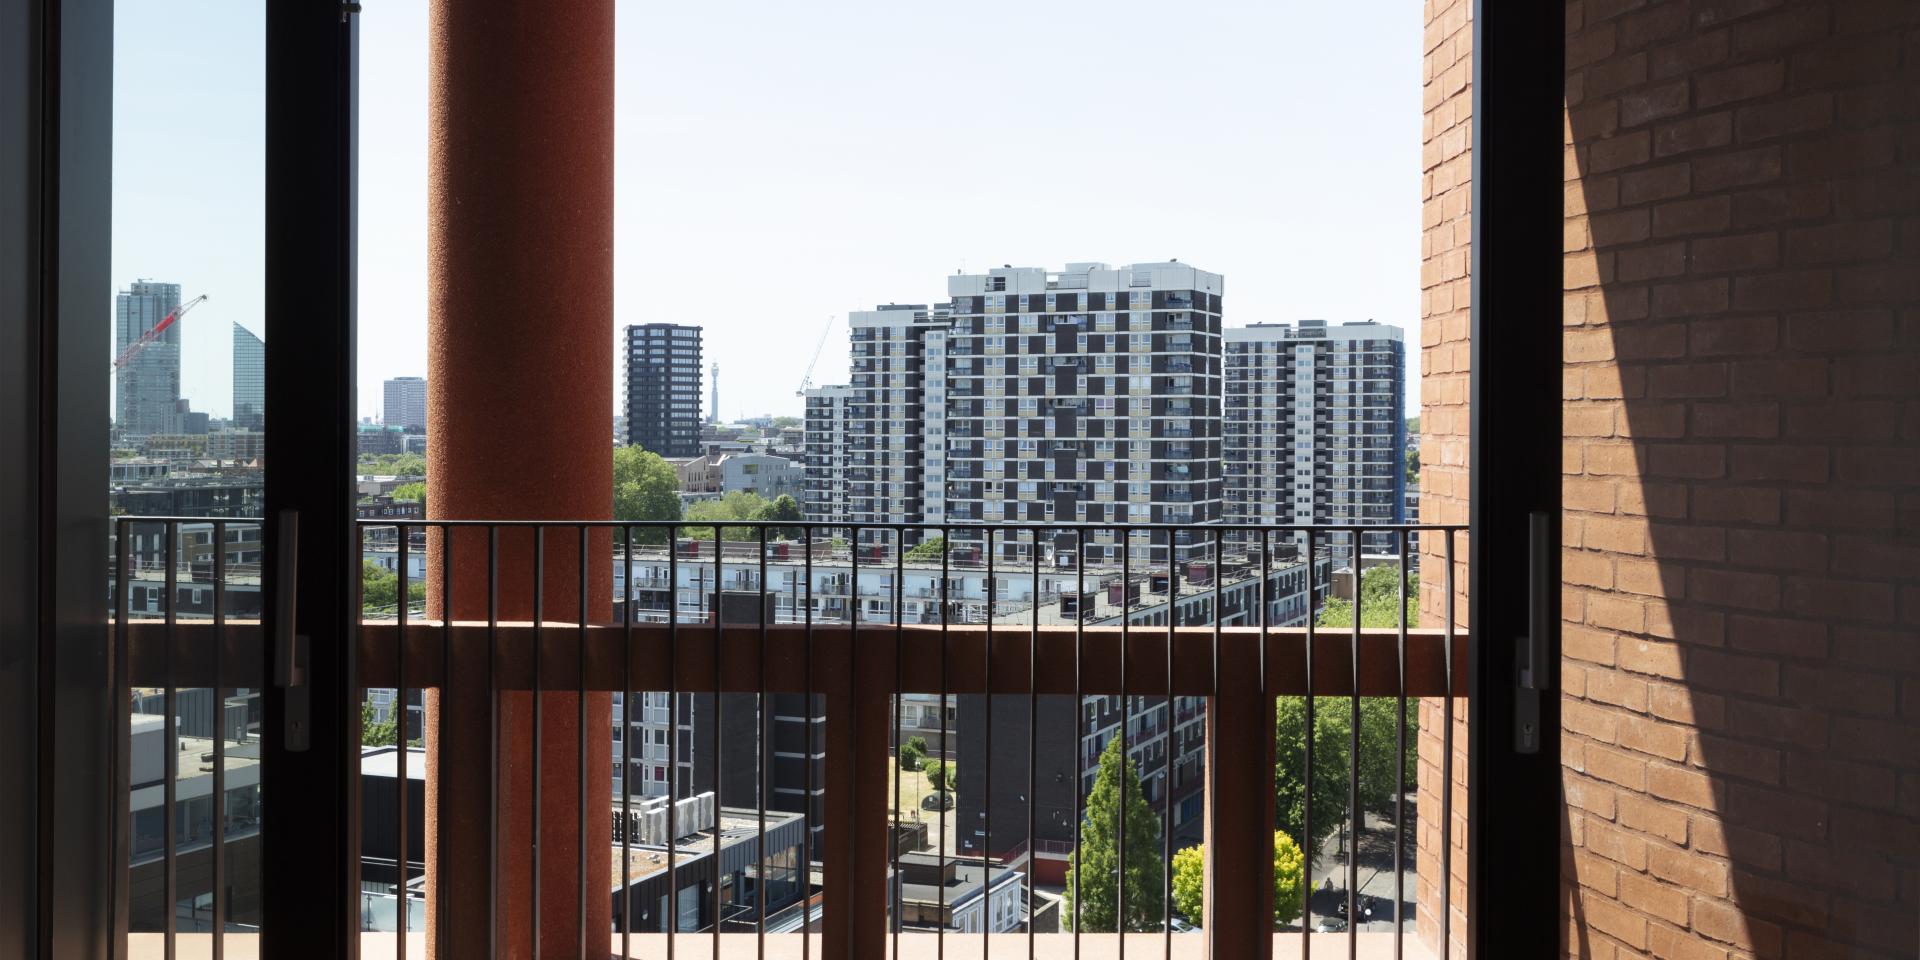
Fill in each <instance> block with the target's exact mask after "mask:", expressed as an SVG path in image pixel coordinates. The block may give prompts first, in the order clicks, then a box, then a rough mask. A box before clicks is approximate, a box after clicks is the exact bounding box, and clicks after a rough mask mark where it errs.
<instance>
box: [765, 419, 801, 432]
mask: <svg viewBox="0 0 1920 960" xmlns="http://www.w3.org/2000/svg"><path fill="white" fill-rule="evenodd" d="M799 425H800V418H799V417H774V418H773V422H772V423H770V424H768V428H769V429H773V430H785V429H786V428H788V427H797V426H799Z"/></svg>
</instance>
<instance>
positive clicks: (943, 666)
mask: <svg viewBox="0 0 1920 960" xmlns="http://www.w3.org/2000/svg"><path fill="white" fill-rule="evenodd" d="M951 532H952V531H950V530H948V529H947V528H946V527H941V528H940V763H941V767H942V771H941V772H942V774H943V776H944V774H945V765H946V762H947V743H948V740H947V636H948V631H947V622H948V621H949V620H952V619H953V607H952V605H951V604H950V603H949V602H948V593H947V591H948V580H949V577H948V567H949V564H950V562H951V558H952V556H953V541H952V540H951V539H949V536H950V534H951ZM940 785H941V787H942V788H949V787H952V786H953V784H950V783H948V782H947V781H946V780H944V779H942V780H941V781H940ZM946 795H947V790H946V789H941V790H937V791H934V796H935V797H936V798H937V799H936V800H935V801H934V802H935V804H936V805H937V806H939V808H940V842H939V844H938V846H936V848H935V849H934V862H935V863H936V864H937V865H938V867H939V872H940V874H941V875H945V873H946V870H947V796H946ZM959 806H960V804H959V803H958V802H957V801H956V802H955V803H954V807H955V815H956V816H958V814H959V810H958V808H959ZM934 900H935V907H936V910H937V912H936V913H935V914H934V915H935V916H939V917H944V916H946V915H947V885H946V884H944V883H943V884H941V885H940V886H939V889H938V890H936V891H935V896H934ZM905 906H906V905H905V904H904V903H901V902H899V901H898V900H896V901H895V902H894V907H893V911H894V915H895V916H898V915H900V914H901V913H903V912H905ZM896 943H897V941H896ZM933 952H934V958H935V960H946V956H947V926H946V924H944V923H942V924H940V925H939V926H938V927H936V928H934V931H933ZM893 955H894V960H900V951H899V949H898V948H897V947H896V949H895V950H894V952H893Z"/></svg>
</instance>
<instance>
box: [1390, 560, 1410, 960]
mask: <svg viewBox="0 0 1920 960" xmlns="http://www.w3.org/2000/svg"><path fill="white" fill-rule="evenodd" d="M1398 541H1399V547H1400V550H1399V553H1400V592H1399V593H1398V594H1396V596H1398V597H1399V600H1400V609H1399V610H1398V611H1397V612H1398V613H1399V616H1400V636H1399V637H1398V642H1397V644H1396V647H1395V656H1396V658H1397V664H1396V666H1397V668H1398V671H1397V679H1396V683H1397V684H1398V686H1397V687H1396V688H1395V689H1396V690H1397V691H1398V693H1399V696H1398V698H1397V699H1396V701H1395V702H1396V704H1397V705H1396V707H1395V712H1394V717H1393V728H1394V732H1395V734H1396V735H1397V736H1396V737H1395V741H1394V754H1393V769H1394V780H1393V958H1394V960H1400V958H1401V957H1403V956H1405V955H1406V939H1407V931H1406V926H1405V923H1404V917H1402V916H1401V914H1402V912H1403V911H1402V906H1401V905H1402V904H1404V903H1405V902H1406V899H1407V890H1406V883H1407V880H1406V853H1407V827H1406V819H1407V817H1406V814H1407V532H1406V531H1405V530H1402V531H1400V532H1399V534H1398Z"/></svg>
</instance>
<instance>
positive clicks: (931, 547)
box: [907, 537, 947, 560]
mask: <svg viewBox="0 0 1920 960" xmlns="http://www.w3.org/2000/svg"><path fill="white" fill-rule="evenodd" d="M946 550H947V540H946V538H945V537H932V538H929V539H926V540H922V541H920V542H919V543H918V544H916V545H915V546H913V547H910V548H908V550H907V559H908V560H938V559H940V555H941V554H942V553H945V552H946Z"/></svg>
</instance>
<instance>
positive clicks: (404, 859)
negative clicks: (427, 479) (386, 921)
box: [393, 524, 412, 960]
mask: <svg viewBox="0 0 1920 960" xmlns="http://www.w3.org/2000/svg"><path fill="white" fill-rule="evenodd" d="M396 531H397V532H396V539H397V541H398V542H397V544H396V546H395V553H394V558H395V559H394V568H395V569H394V573H395V576H396V583H395V585H394V593H393V597H394V605H395V610H396V613H395V616H396V617H397V618H398V624H397V626H398V629H397V630H395V631H394V638H395V643H394V645H393V653H394V669H395V671H396V672H395V673H394V682H395V683H396V684H398V685H399V688H398V689H397V690H395V691H394V694H393V717H394V718H395V722H394V728H393V730H394V733H393V749H394V760H395V762H396V763H397V764H398V765H399V766H398V770H399V771H400V772H399V775H398V776H396V777H394V789H395V791H396V792H397V793H398V794H399V798H400V803H399V806H398V807H396V808H395V809H397V810H398V811H399V815H398V816H396V817H394V836H395V838H396V839H395V841H394V858H393V866H394V880H395V881H396V882H395V884H394V898H393V902H394V906H395V907H396V910H395V911H394V924H393V926H394V948H393V954H394V956H396V957H398V958H399V960H407V914H408V909H407V906H408V905H407V891H408V889H409V887H410V886H411V885H410V884H408V883H407V867H408V862H409V859H410V858H409V857H408V851H409V848H408V845H407V840H408V839H409V838H408V836H407V821H408V820H411V819H412V818H411V817H409V816H408V815H407V814H408V811H409V809H410V808H409V807H408V806H407V799H408V797H407V795H408V793H409V791H408V789H407V788H408V787H410V786H412V784H410V783H408V782H407V760H408V759H409V758H408V756H407V752H408V751H407V720H408V719H409V718H408V716H407V714H408V712H409V711H408V710H407V619H408V617H407V614H408V613H410V612H411V611H409V610H408V609H407V599H408V598H407V589H408V588H409V587H410V586H412V584H411V583H410V581H411V580H412V571H411V570H410V569H408V566H407V562H408V560H409V559H410V558H409V557H408V555H407V550H408V547H409V546H410V544H409V543H408V542H407V541H408V538H409V536H410V535H411V533H412V531H411V530H409V529H408V528H407V525H406V524H401V525H399V526H398V527H397V528H396Z"/></svg>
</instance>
